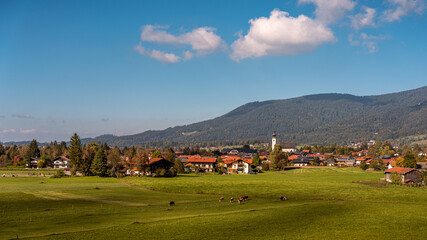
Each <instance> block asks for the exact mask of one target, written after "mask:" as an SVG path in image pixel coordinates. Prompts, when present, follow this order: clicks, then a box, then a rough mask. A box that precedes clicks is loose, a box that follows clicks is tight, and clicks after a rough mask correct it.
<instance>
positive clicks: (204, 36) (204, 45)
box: [135, 25, 226, 64]
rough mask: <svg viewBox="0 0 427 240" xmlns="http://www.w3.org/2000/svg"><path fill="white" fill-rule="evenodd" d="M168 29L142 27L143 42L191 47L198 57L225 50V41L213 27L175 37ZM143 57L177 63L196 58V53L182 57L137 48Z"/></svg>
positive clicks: (149, 26) (162, 27) (185, 53)
mask: <svg viewBox="0 0 427 240" xmlns="http://www.w3.org/2000/svg"><path fill="white" fill-rule="evenodd" d="M166 29H167V27H164V26H153V25H145V26H143V27H142V29H141V30H142V32H141V40H142V41H143V42H153V43H157V44H173V45H183V46H189V47H191V49H192V50H193V51H195V52H196V53H197V54H198V55H203V54H208V53H211V52H213V51H216V50H218V49H225V48H226V45H225V43H224V41H223V40H222V39H221V37H219V36H218V35H216V34H215V33H214V31H215V29H214V28H211V27H201V28H196V29H194V30H193V31H191V32H188V33H183V34H180V35H173V34H170V33H168V32H167V31H166ZM135 50H137V51H138V52H139V53H141V54H142V55H145V56H148V57H151V58H154V59H157V60H159V61H160V62H163V63H169V64H170V63H177V62H180V61H181V60H184V61H186V60H189V59H191V58H193V57H194V53H192V52H190V51H188V50H187V51H185V52H184V54H183V56H182V57H180V56H178V55H176V54H175V53H166V52H163V51H160V50H155V49H154V50H146V49H145V48H142V46H141V45H139V46H137V47H135Z"/></svg>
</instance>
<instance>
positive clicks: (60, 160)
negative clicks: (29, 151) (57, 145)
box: [53, 156, 71, 169]
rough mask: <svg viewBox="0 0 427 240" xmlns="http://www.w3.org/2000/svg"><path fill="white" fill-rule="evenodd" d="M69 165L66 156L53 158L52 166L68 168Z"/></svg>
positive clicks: (69, 162)
mask: <svg viewBox="0 0 427 240" xmlns="http://www.w3.org/2000/svg"><path fill="white" fill-rule="evenodd" d="M70 167H71V161H70V159H69V158H68V157H66V156H59V157H57V158H55V159H53V168H58V169H68V168H70Z"/></svg>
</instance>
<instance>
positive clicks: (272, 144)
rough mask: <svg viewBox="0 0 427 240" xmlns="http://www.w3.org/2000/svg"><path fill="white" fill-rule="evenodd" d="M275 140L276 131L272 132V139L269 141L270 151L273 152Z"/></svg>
mask: <svg viewBox="0 0 427 240" xmlns="http://www.w3.org/2000/svg"><path fill="white" fill-rule="evenodd" d="M276 143H277V139H276V130H274V131H273V138H272V139H271V150H274V145H276Z"/></svg>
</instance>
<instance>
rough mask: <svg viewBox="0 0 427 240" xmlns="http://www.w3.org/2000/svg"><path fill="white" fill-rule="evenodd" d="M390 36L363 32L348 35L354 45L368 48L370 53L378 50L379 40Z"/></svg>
mask: <svg viewBox="0 0 427 240" xmlns="http://www.w3.org/2000/svg"><path fill="white" fill-rule="evenodd" d="M388 38H389V36H386V35H379V36H374V35H368V34H366V33H361V34H360V35H358V36H354V35H353V34H350V35H348V41H349V42H350V44H351V45H353V46H362V47H364V48H366V49H367V50H368V52H369V53H375V52H377V51H378V41H380V40H386V39H388Z"/></svg>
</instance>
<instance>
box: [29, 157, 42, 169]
mask: <svg viewBox="0 0 427 240" xmlns="http://www.w3.org/2000/svg"><path fill="white" fill-rule="evenodd" d="M39 160H40V158H39V157H32V158H31V159H30V164H31V166H30V168H37V167H38V165H37V163H38V162H39Z"/></svg>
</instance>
